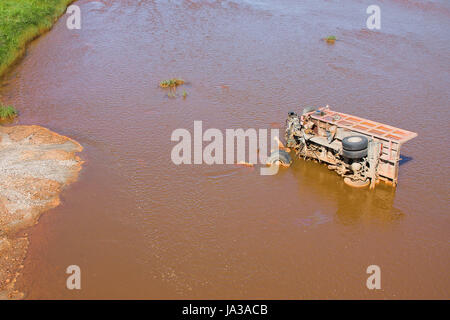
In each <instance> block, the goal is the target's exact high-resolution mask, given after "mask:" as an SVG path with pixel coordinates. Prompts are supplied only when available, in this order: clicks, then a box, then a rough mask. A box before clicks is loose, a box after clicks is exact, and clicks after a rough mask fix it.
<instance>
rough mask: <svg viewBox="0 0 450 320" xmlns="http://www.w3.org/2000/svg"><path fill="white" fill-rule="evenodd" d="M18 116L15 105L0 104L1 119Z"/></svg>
mask: <svg viewBox="0 0 450 320" xmlns="http://www.w3.org/2000/svg"><path fill="white" fill-rule="evenodd" d="M16 116H17V111H16V109H14V107H13V106H4V105H2V104H0V120H9V119H13V118H15V117H16Z"/></svg>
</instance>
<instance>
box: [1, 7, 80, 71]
mask: <svg viewBox="0 0 450 320" xmlns="http://www.w3.org/2000/svg"><path fill="white" fill-rule="evenodd" d="M73 1H74V0H0V76H1V75H3V74H4V73H5V71H6V70H7V69H8V67H10V66H11V65H12V64H13V63H14V62H15V61H16V60H17V59H18V58H20V57H21V56H22V55H23V53H24V52H25V47H26V45H27V43H28V42H30V41H31V40H33V39H34V38H36V37H38V36H39V35H41V34H42V33H44V32H46V31H48V30H49V29H50V28H51V27H52V26H53V24H54V23H55V22H56V20H57V19H58V17H59V16H61V15H62V14H63V13H64V12H65V10H66V8H67V6H68V5H69V4H70V3H71V2H73Z"/></svg>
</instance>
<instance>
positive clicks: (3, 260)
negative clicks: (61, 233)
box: [0, 126, 83, 299]
mask: <svg viewBox="0 0 450 320" xmlns="http://www.w3.org/2000/svg"><path fill="white" fill-rule="evenodd" d="M82 149H83V148H82V147H81V145H80V144H78V143H77V142H76V141H74V140H71V139H69V138H67V137H64V136H61V135H59V134H57V133H54V132H52V131H50V130H48V129H45V128H43V127H39V126H15V127H1V126H0V299H2V298H3V299H5V298H6V299H10V298H22V297H23V294H22V293H20V292H18V291H15V290H14V284H15V281H16V278H17V276H18V275H19V272H20V269H21V268H22V262H23V260H24V258H25V254H26V249H27V247H28V239H27V235H26V234H23V233H22V234H21V231H23V230H24V229H25V228H27V227H29V226H32V225H33V224H35V223H36V222H37V220H38V218H39V216H40V215H41V214H42V213H43V212H44V211H47V210H49V209H51V208H54V207H56V206H57V205H59V203H60V200H59V195H60V193H61V191H62V190H63V188H64V187H65V186H67V185H68V184H70V183H71V182H73V181H75V180H76V178H77V176H78V172H79V171H80V170H81V165H82V163H83V162H82V161H81V159H80V158H79V157H78V156H77V155H76V153H77V152H81V151H82Z"/></svg>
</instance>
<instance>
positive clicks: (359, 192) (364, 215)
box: [291, 159, 404, 225]
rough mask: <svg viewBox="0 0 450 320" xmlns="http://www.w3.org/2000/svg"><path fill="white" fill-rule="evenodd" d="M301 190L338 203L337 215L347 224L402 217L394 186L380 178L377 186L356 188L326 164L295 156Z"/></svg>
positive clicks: (294, 165) (340, 220) (296, 174)
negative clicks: (395, 205) (381, 180)
mask: <svg viewBox="0 0 450 320" xmlns="http://www.w3.org/2000/svg"><path fill="white" fill-rule="evenodd" d="M291 168H292V171H293V173H294V175H295V177H296V178H297V181H298V184H299V191H300V192H301V193H302V194H311V192H313V194H316V195H317V197H314V199H312V200H313V201H321V200H320V199H323V201H332V202H334V203H335V204H336V207H337V210H336V219H337V221H338V222H340V223H342V224H344V225H351V224H357V223H362V222H365V221H369V222H370V221H371V222H375V221H378V222H392V221H395V220H398V219H400V218H401V217H403V215H404V214H403V212H402V211H401V210H399V209H397V208H395V207H394V200H395V192H396V190H395V188H393V187H392V186H390V185H387V184H386V183H384V182H380V183H379V184H378V185H377V186H376V187H375V189H373V190H370V189H369V188H368V187H366V188H353V187H350V186H347V185H346V184H345V183H344V180H343V179H342V178H341V177H339V176H338V175H337V174H336V173H334V172H333V171H330V170H328V169H327V168H326V166H325V165H324V164H319V163H315V162H313V161H304V160H300V159H298V160H295V161H294V163H293V165H292V166H291Z"/></svg>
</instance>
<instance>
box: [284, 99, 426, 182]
mask: <svg viewBox="0 0 450 320" xmlns="http://www.w3.org/2000/svg"><path fill="white" fill-rule="evenodd" d="M416 136H417V133H414V132H410V131H407V130H403V129H399V128H395V127H392V126H388V125H385V124H381V123H378V122H375V121H371V120H367V119H363V118H359V117H355V116H352V115H348V114H345V113H342V112H336V111H332V110H330V109H329V107H328V106H327V107H324V108H319V109H316V108H314V107H310V108H305V109H304V110H303V112H302V113H301V115H298V114H297V113H295V112H289V113H288V118H287V120H286V136H285V138H286V144H287V147H288V148H290V149H291V150H293V151H295V153H296V154H297V156H298V157H299V158H304V159H314V160H317V161H318V162H323V163H325V164H327V165H328V168H329V169H331V170H334V171H336V172H337V174H339V175H340V176H342V177H343V178H344V182H345V183H346V184H348V185H350V186H353V187H366V186H369V185H370V188H374V187H375V185H376V183H377V182H378V181H380V180H383V181H386V182H388V183H391V184H392V185H393V186H396V185H397V181H398V169H399V161H400V147H401V146H402V144H403V143H405V142H406V141H409V140H411V139H413V138H414V137H416Z"/></svg>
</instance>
